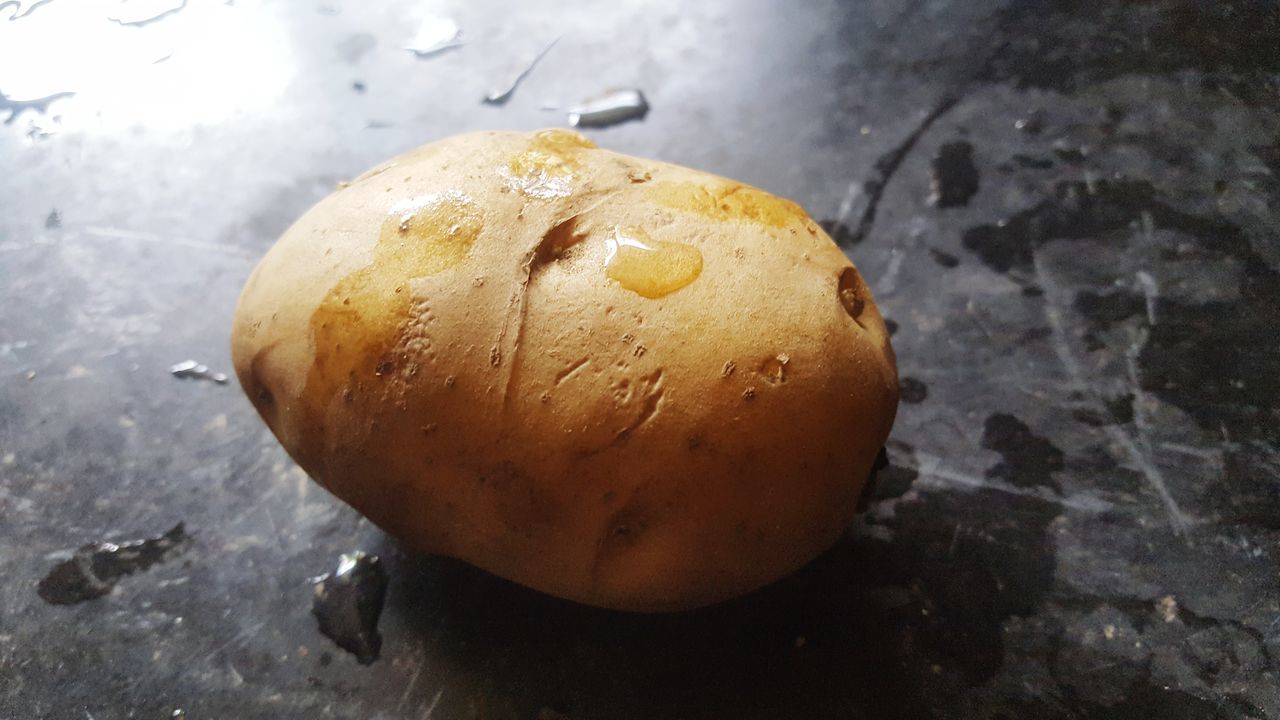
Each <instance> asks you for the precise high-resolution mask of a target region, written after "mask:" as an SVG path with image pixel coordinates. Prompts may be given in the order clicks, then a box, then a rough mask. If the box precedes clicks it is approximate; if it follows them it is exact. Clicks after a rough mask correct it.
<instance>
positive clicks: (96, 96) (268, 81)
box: [0, 0, 296, 132]
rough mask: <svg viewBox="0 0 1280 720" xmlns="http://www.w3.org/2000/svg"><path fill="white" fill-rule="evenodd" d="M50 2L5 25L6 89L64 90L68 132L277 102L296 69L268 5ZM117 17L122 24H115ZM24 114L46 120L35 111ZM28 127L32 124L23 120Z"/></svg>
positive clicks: (198, 117) (0, 82) (178, 122)
mask: <svg viewBox="0 0 1280 720" xmlns="http://www.w3.org/2000/svg"><path fill="white" fill-rule="evenodd" d="M176 6H177V2H176V1H175V0H156V1H155V2H152V0H129V1H128V2H122V1H121V0H52V1H51V2H48V3H45V4H43V5H41V6H39V8H38V9H36V10H35V11H34V12H31V13H29V14H27V15H26V16H25V17H22V18H20V19H15V20H8V21H3V22H0V92H2V93H4V95H6V96H7V97H8V98H9V99H10V100H26V99H32V98H40V97H45V96H48V95H52V94H55V93H60V92H74V93H75V95H74V96H73V97H69V98H66V99H61V100H58V101H57V102H56V103H54V104H52V105H51V106H50V108H49V111H48V114H49V115H50V116H60V122H59V123H58V124H56V125H54V126H55V127H60V128H61V129H64V130H71V129H73V130H83V131H88V132H95V131H107V132H110V131H117V130H120V129H124V128H129V127H137V126H142V127H147V128H155V129H164V130H176V129H182V128H186V127H190V126H193V125H201V124H217V123H222V122H226V121H227V120H229V119H230V118H232V117H233V116H235V115H237V114H241V113H245V112H251V111H256V110H262V109H265V108H268V107H270V106H271V105H272V104H274V103H275V102H276V100H277V99H278V98H279V97H280V95H281V94H282V93H283V92H284V90H285V89H286V87H287V86H288V84H289V82H290V81H291V80H292V78H293V76H294V74H295V71H296V62H295V58H294V54H293V47H292V44H291V42H292V41H291V38H290V36H289V33H288V32H287V28H286V27H285V26H284V25H283V23H282V22H281V21H280V19H279V17H277V16H276V15H275V14H274V13H273V12H271V11H270V9H268V8H265V7H263V6H262V3H260V2H246V1H245V0H240V2H237V3H235V4H234V5H229V4H226V3H225V2H223V0H188V2H187V3H186V6H185V7H182V8H180V9H177V10H176V11H173V12H170V13H168V14H165V15H163V17H160V18H158V19H157V20H155V21H154V22H149V23H144V24H142V25H122V24H120V23H119V22H118V20H120V19H122V18H131V19H140V18H148V17H152V16H155V15H159V14H162V13H165V11H166V10H173V9H174V8H176ZM112 18H115V19H116V21H113V20H112ZM23 119H24V120H27V121H30V122H38V123H40V124H41V126H42V127H48V126H49V125H50V122H49V120H48V118H38V119H37V115H36V114H35V113H32V112H27V113H24V114H23ZM24 127H25V125H24Z"/></svg>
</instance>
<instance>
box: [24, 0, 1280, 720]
mask: <svg viewBox="0 0 1280 720" xmlns="http://www.w3.org/2000/svg"><path fill="white" fill-rule="evenodd" d="M177 4H178V3H168V6H170V7H172V6H175V5H177ZM431 8H434V9H436V10H438V11H440V12H443V13H444V14H446V15H449V16H450V17H453V18H454V19H456V21H457V22H458V23H459V25H460V26H461V27H462V28H463V31H464V33H465V34H464V40H465V41H466V44H465V46H464V47H462V48H458V49H453V50H448V51H446V52H443V53H440V54H438V55H435V56H433V57H429V58H421V59H419V58H415V57H414V56H413V55H412V54H411V53H409V52H406V51H405V50H404V49H403V46H404V45H405V44H407V43H409V42H410V41H411V39H412V37H413V34H414V33H415V31H416V28H417V26H418V23H419V22H420V21H421V19H422V17H423V14H424V13H425V12H426V11H427V10H428V9H429V8H428V7H427V5H426V4H423V3H418V2H390V3H377V4H374V3H358V2H354V0H327V1H325V2H320V3H280V2H276V3H270V2H251V1H249V0H236V1H235V2H229V1H228V2H216V1H215V0H189V2H187V3H186V5H185V7H182V8H181V9H180V10H177V11H176V12H172V13H168V14H165V15H164V17H160V18H158V19H156V20H155V21H154V22H145V20H146V17H147V15H146V9H145V8H144V9H139V8H138V4H137V3H135V2H131V3H129V4H128V5H121V4H120V3H114V2H88V1H86V2H78V1H77V0H53V1H52V2H39V1H38V0H37V1H34V2H33V1H32V0H21V1H20V2H6V3H0V92H3V93H4V95H5V100H4V101H3V102H4V104H3V105H0V122H3V123H4V124H3V125H0V540H2V542H0V576H3V578H4V583H3V584H0V609H2V610H0V718H6V719H8V718H13V719H18V718H22V719H26V718H94V719H97V720H106V719H108V718H135V717H136V718H161V717H170V716H171V715H172V714H173V713H174V712H175V711H177V710H182V711H183V712H184V713H185V715H186V717H189V718H227V717H235V718H246V719H248V718H280V717H318V718H328V717H332V718H423V717H435V718H455V717H476V718H537V717H543V718H558V717H569V718H574V719H575V720H576V719H585V718H646V719H651V718H724V717H737V718H757V717H758V718H779V717H796V718H801V717H803V718H810V717H855V718H857V717H869V718H884V717H904V718H906V717H910V718H918V717H938V718H949V717H965V718H997V717H1037V718H1067V717H1089V718H1113V717H1114V718H1119V717H1123V718H1146V717H1150V718H1157V717H1158V718H1162V719H1168V718H1261V717H1271V718H1275V717H1280V667H1277V658H1280V579H1278V575H1277V567H1278V566H1280V565H1278V558H1277V554H1278V553H1280V452H1278V450H1277V448H1278V445H1280V442H1278V441H1280V418H1277V407H1278V406H1280V329H1278V328H1280V323H1278V322H1277V321H1278V320H1280V318H1278V317H1277V314H1278V311H1277V308H1278V307H1280V276H1277V267H1280V230H1277V224H1276V217H1277V211H1278V210H1280V179H1278V173H1280V101H1278V99H1277V98H1278V97H1280V18H1278V17H1277V11H1276V9H1275V6H1274V5H1273V4H1271V3H1263V2H1217V3H1209V2H1178V1H1175V0H1153V1H1152V2H1145V3H1111V4H1103V3H1078V2H1069V1H1067V0H1026V1H1021V2H1013V1H1011V0H1010V1H1006V2H973V1H969V0H937V1H935V2H918V1H915V0H874V1H873V2H861V3H853V2H849V3H835V2H814V3H806V4H804V5H802V6H801V5H799V4H792V3H786V4H783V3H766V2H763V0H753V1H751V2H734V3H728V2H706V3H696V4H688V3H675V2H666V1H663V2H655V3H645V4H643V5H642V4H640V3H621V4H615V5H614V6H612V7H606V6H605V4H603V3H592V4H586V3H578V4H575V5H573V6H570V5H568V4H564V3H553V2H549V1H539V2H532V3H525V4H522V6H521V7H520V8H500V7H499V6H498V4H496V3H462V2H450V1H447V0H446V1H445V2H441V3H436V4H432V5H431ZM165 9H166V7H165V6H164V5H163V4H161V5H160V6H157V7H156V8H154V9H153V10H152V11H151V12H154V13H156V14H159V13H161V12H164V10H165ZM125 10H128V11H129V12H130V13H134V14H133V15H129V16H125V15H122V14H121V13H123V12H124V11H125ZM139 13H141V14H139ZM109 17H115V18H116V20H117V21H118V22H112V21H111V20H109V19H108V18H109ZM557 36H558V37H560V41H559V42H558V43H557V45H556V47H555V48H554V49H553V50H552V51H551V52H549V53H548V54H547V55H546V57H545V58H544V60H543V61H542V63H541V64H539V65H538V67H537V68H536V69H535V70H534V72H532V73H531V74H530V75H529V76H528V78H527V79H526V81H525V82H524V83H523V84H522V85H521V86H520V87H519V88H518V89H517V91H516V93H515V94H514V95H513V96H512V98H511V99H510V100H509V101H508V102H507V103H506V104H505V105H503V106H501V107H493V106H483V105H481V104H480V102H479V100H480V98H481V97H482V96H484V95H485V94H486V93H488V92H489V91H490V90H491V89H493V88H495V87H496V86H497V85H498V84H500V80H501V79H503V78H506V77H509V75H510V73H511V72H512V71H513V70H518V67H516V66H517V65H518V63H519V61H520V60H521V59H522V58H525V57H529V56H530V55H531V54H532V53H535V52H537V50H538V49H539V48H541V47H542V46H544V45H545V44H546V43H547V42H549V40H550V39H552V38H554V37H557ZM628 86H634V87H639V88H642V89H643V90H644V92H645V93H646V95H647V96H648V98H649V101H650V103H651V105H652V109H651V111H650V112H649V114H648V116H647V117H646V118H645V119H644V120H643V121H641V122H631V123H628V124H624V125H621V126H618V127H613V128H607V129H601V130H593V131H590V132H589V134H590V135H591V136H592V137H593V138H594V139H596V140H597V141H598V142H599V143H600V144H601V145H604V146H607V147H611V148H614V149H618V150H622V151H625V152H631V153H636V154H641V155H648V156H654V157H658V158H661V159H664V160H669V161H673V162H678V163H683V164H688V165H692V166H696V167H699V168H703V169H707V170H711V171H714V172H718V173H721V174H724V175H728V176H731V177H734V178H738V179H741V180H744V181H748V182H751V183H754V184H757V185H760V186H762V187H764V188H766V189H768V190H771V191H773V192H776V193H778V194H781V195H784V196H787V197H790V198H793V199H795V200H796V201H798V202H800V203H801V204H802V205H804V206H805V207H806V208H807V209H808V210H809V211H810V212H811V214H813V215H814V217H815V218H819V219H822V220H824V221H826V223H825V224H826V226H827V227H828V228H830V230H831V232H832V233H833V235H835V236H836V237H837V238H838V239H840V240H841V242H842V243H843V244H844V245H845V247H846V248H847V251H848V252H849V254H850V256H851V257H852V258H853V259H854V260H855V261H856V262H857V263H858V265H859V267H860V268H861V269H862V271H863V273H864V274H865V276H866V277H867V278H868V279H869V281H870V282H871V283H872V285H873V288H874V290H875V293H876V296H877V299H878V301H879V302H880V304H881V306H882V308H883V309H884V311H885V313H886V314H887V316H888V317H890V318H892V319H893V320H894V321H895V323H896V327H897V331H896V334H895V336H894V344H895V347H896V349H897V352H898V357H899V362H900V368H901V371H902V374H903V376H904V387H903V390H904V399H905V400H906V401H907V402H905V403H904V405H903V407H902V410H901V413H900V417H899V420H898V423H897V426H896V428H895V430H894V434H893V438H892V442H891V444H890V447H889V453H890V459H891V461H892V466H891V467H890V468H889V469H887V470H885V471H884V472H882V474H881V476H880V479H879V483H878V485H877V488H876V491H875V495H874V498H873V502H872V503H871V506H870V508H869V509H868V511H867V512H866V513H865V515H863V516H862V518H861V519H860V520H859V521H858V522H857V523H856V524H855V525H854V526H853V527H852V528H850V531H849V533H848V535H847V537H846V538H844V539H843V540H841V542H840V543H839V544H838V545H837V546H836V547H835V548H833V549H832V550H831V551H830V552H829V553H827V554H826V555H824V556H823V557H822V558H820V559H819V560H817V561H816V562H814V563H813V564H812V565H811V566H810V567H808V568H806V569H804V570H803V571H801V572H799V573H797V574H796V575H795V576H793V577H791V578H789V579H787V580H784V581H782V582H780V583H778V584H777V585H775V586H773V587H770V588H767V589H766V590H764V591H762V592H759V593H757V594H755V595H752V596H750V597H747V598H744V599H742V600H739V601H735V602H732V603H728V604H726V605H723V606H719V607H714V608H709V609H706V610H703V611H699V612H696V613H692V614H686V615H679V616H652V617H648V616H632V615H623V614H615V613H609V612H603V611H597V610H590V609H584V608H580V607H576V606H572V605H569V604H566V603H562V602H559V601H556V600H553V599H549V598H546V597H542V596H539V595H537V594H534V593H532V592H528V591H525V590H522V589H520V588H517V587H514V586H512V585H510V584H508V583H505V582H502V581H499V580H496V579H494V578H492V577H489V576H487V575H485V574H483V573H480V572H478V571H475V570H472V569H470V568H467V567H464V566H461V565H459V564H457V563H453V562H450V561H447V560H442V559H438V558H423V557H408V556H405V555H404V554H403V553H402V552H400V551H399V550H398V549H397V548H396V546H395V544H394V543H393V542H390V541H389V540H387V539H386V538H384V537H383V536H382V535H381V534H380V533H379V532H378V530H377V529H375V528H373V527H370V526H369V525H368V524H366V523H364V522H362V521H361V520H360V518H358V517H357V516H356V515H355V514H354V513H353V512H352V511H350V510H348V509H347V508H345V507H344V506H342V505H341V504H339V503H337V502H335V501H334V500H333V499H331V498H329V497H327V496H326V495H325V494H324V493H323V492H322V491H320V490H319V489H318V488H317V487H316V486H314V485H312V484H311V483H310V482H309V481H308V480H307V478H306V477H304V476H303V474H302V473H301V472H300V471H299V470H298V469H297V468H296V467H294V466H293V465H292V464H291V463H290V462H289V460H288V459H287V458H286V456H285V454H284V453H283V452H282V451H281V449H280V448H279V447H278V445H277V444H276V443H275V441H274V440H273V438H272V437H271V436H270V434H269V433H268V432H267V431H266V430H265V428H264V427H263V425H262V424H261V423H260V422H259V420H258V419H257V417H256V416H255V415H254V413H253V411H252V409H251V408H250V406H249V404H248V403H247V402H246V401H245V400H244V399H243V398H242V397H241V395H240V393H239V391H238V390H237V388H236V387H235V386H234V383H232V384H231V385H230V386H221V385H217V384H214V383H211V382H203V381H198V380H179V379H176V378H173V377H170V376H169V375H168V372H167V369H168V367H169V366H170V365H171V364H173V363H177V362H179V361H181V360H185V359H187V358H194V359H197V360H199V361H200V362H203V363H207V364H208V365H209V366H210V367H211V368H212V369H213V370H214V371H218V370H222V371H225V370H226V369H227V368H228V351H227V332H228V325H229V321H230V317H231V312H232V307H233V303H234V300H235V298H236V295H237V292H238V291H239V288H240V286H241V283H242V282H243V280H244V279H245V277H246V276H247V274H248V272H249V271H250V269H251V268H252V266H253V264H254V262H255V261H256V259H257V258H258V257H260V256H261V255H262V253H263V252H264V251H265V250H266V248H267V247H268V246H269V245H270V244H271V242H272V240H273V239H274V238H275V237H276V236H277V235H278V234H279V233H280V232H281V231H282V230H283V229H284V228H285V227H286V226H287V225H288V224H289V222H290V221H291V220H292V219H293V218H295V217H296V216H297V215H298V214H300V213H301V212H302V211H303V210H305V209H306V208H307V207H308V206H309V205H310V204H311V203H313V202H315V201H316V200H317V199H319V198H320V197H322V196H323V195H324V194H326V193H327V192H329V191H331V190H332V189H333V187H334V184H335V183H336V182H338V181H340V180H344V179H348V178H350V177H352V176H354V175H355V174H357V173H358V172H360V171H361V170H362V169H364V168H366V167H368V166H370V165H372V164H374V163H375V162H377V161H379V160H381V159H383V158H385V157H387V156H390V155H392V154H394V153H396V152H399V151H402V150H405V149H407V148H410V147H412V146H415V145H417V144H420V143H423V142H425V141H428V140H431V139H434V138H438V137H441V136H444V135H447V134H451V133H455V132H460V131H465V130H473V129H481V128H522V129H530V128H535V127H540V126H547V125H560V124H563V123H564V122H565V119H564V117H563V116H562V115H560V114H555V113H549V112H546V111H543V110H540V109H539V106H540V105H542V104H544V103H548V102H552V103H555V104H559V105H565V104H569V103H574V102H578V101H580V100H582V99H584V98H587V97H590V96H592V95H596V94H598V93H600V92H601V91H603V90H605V89H607V88H610V87H628ZM60 93H74V94H72V95H60ZM50 96H53V97H50ZM944 146H945V147H944ZM935 159H936V162H935ZM975 175H976V180H977V182H976V185H975V184H974V176H975ZM932 185H937V187H931V186H932ZM931 195H933V196H935V198H934V202H933V203H931V202H930V197H931ZM178 522H182V523H184V526H183V527H184V529H185V535H183V533H181V532H179V533H178V534H176V535H170V536H169V538H170V540H172V539H174V538H177V540H175V541H173V542H170V540H164V541H162V542H165V543H168V544H166V545H154V544H152V545H146V546H139V547H143V548H147V549H149V550H148V551H149V552H150V551H152V550H154V551H155V552H154V553H153V554H151V555H147V556H146V558H145V560H146V561H145V562H140V564H137V565H136V566H130V567H128V568H126V569H127V570H128V572H124V571H121V573H120V574H119V575H118V576H113V578H114V579H113V580H112V582H113V583H114V585H112V586H110V587H94V588H89V591H87V592H86V593H83V594H87V595H90V596H91V597H89V598H78V596H77V597H76V598H72V599H73V600H76V599H78V600H80V601H77V602H71V603H70V604H52V603H50V602H47V601H46V599H45V596H48V597H55V598H56V597H58V595H57V594H56V593H54V592H53V591H52V590H51V587H52V586H51V585H49V584H45V585H43V586H42V585H39V583H40V580H41V578H43V577H44V576H45V575H46V573H49V572H50V570H51V569H53V568H54V567H55V566H58V564H59V563H60V562H62V561H64V560H66V559H67V558H68V557H69V556H71V552H72V551H74V550H75V549H76V548H78V547H80V546H82V545H85V544H88V543H95V542H100V541H107V540H121V539H132V538H141V537H158V536H160V535H161V534H163V533H165V532H166V531H169V530H170V528H173V527H174V526H175V525H176V524H177V523H178ZM157 542H161V541H157ZM157 548H159V549H158V550H157ZM356 549H361V550H365V551H369V552H376V553H379V554H381V555H382V557H383V561H384V564H385V566H386V568H387V572H388V574H389V576H390V587H389V589H388V592H387V603H386V608H385V611H384V613H383V616H382V621H381V626H380V627H381V632H382V634H383V637H384V641H383V646H382V652H381V658H380V659H379V660H377V661H375V662H373V663H372V664H369V665H360V664H358V663H357V662H356V659H355V657H353V656H352V655H350V654H348V653H346V652H344V651H342V650H340V649H338V648H337V647H336V646H334V645H333V643H331V642H330V641H329V640H328V639H327V638H325V637H323V636H322V635H320V634H319V632H318V630H317V627H316V623H315V621H314V619H313V618H312V617H311V615H310V602H311V595H312V590H311V586H310V585H309V584H308V583H307V579H308V578H309V577H311V576H313V575H316V574H319V573H321V572H324V571H326V570H330V569H332V567H333V564H334V562H335V561H336V558H337V556H338V555H339V554H340V553H343V552H348V551H351V550H356ZM161 551H162V552H161ZM76 557H88V555H83V556H75V557H72V561H73V565H74V561H76V560H75V558H76ZM153 561H154V562H153ZM113 572H114V571H113ZM55 589H56V588H55Z"/></svg>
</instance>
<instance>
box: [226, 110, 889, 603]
mask: <svg viewBox="0 0 1280 720" xmlns="http://www.w3.org/2000/svg"><path fill="white" fill-rule="evenodd" d="M232 344H233V348H232V349H233V354H234V361H235V369H236V373H237V375H238V376H239V378H240V382H241V384H242V385H243V387H244V389H245V391H246V393H247V394H248V396H249V398H250V399H251V400H252V402H253V404H254V405H255V406H256V407H257V409H258V411H259V412H260V413H261V415H262V417H263V418H264V419H265V420H266V422H267V424H268V425H269V426H270V427H271V430H272V431H273V432H274V433H275V434H276V436H277V437H278V438H279V439H280V442H281V443H282V444H283V445H284V447H285V448H286V449H287V450H288V451H289V453H290V455H292V456H293V458H294V459H295V460H296V461H297V462H298V463H299V464H300V465H301V466H302V467H303V468H304V469H305V470H306V471H307V472H308V473H310V474H311V476H312V477H314V478H315V479H316V480H317V481H319V482H320V483H321V484H322V485H324V487H325V488H327V489H328V490H329V491H330V492H332V493H333V494H335V495H337V496H338V497H339V498H342V499H343V500H345V501H346V502H348V503H350V504H351V505H352V506H353V507H355V508H356V509H357V510H359V511H360V512H361V513H363V514H364V515H366V516H367V517H369V518H370V519H371V520H372V521H373V522H375V523H376V524H377V525H379V526H381V527H382V528H384V529H385V530H386V531H387V532H389V533H390V534H392V535H394V536H396V537H398V538H400V539H401V540H402V541H403V542H405V543H406V544H407V545H409V546H411V547H413V548H416V549H418V550H421V551H426V552H431V553H440V554H444V555H450V556H454V557H457V558H460V559H462V560H464V561H467V562H469V563H471V564H473V565H476V566H479V567H480V568H483V569H485V570H487V571H489V572H492V573H495V574H497V575H499V576H502V577H505V578H508V579H510V580H513V581H515V582H518V583H521V584H523V585H526V586H529V587H532V588H535V589H537V590H541V591H543V592H546V593H550V594H553V595H557V596H560V597H564V598H569V599H572V600H576V601H579V602H583V603H588V604H592V605H598V606H603V607H610V608H619V609H626V610H638V611H666V610H680V609H687V608H693V607H697V606H701V605H705V604H709V603H713V602H716V601H720V600H724V599H727V598H730V597H734V596H737V595H740V594H742V593H745V592H748V591H750V590H753V589H755V588H758V587H760V586H762V585H764V584H766V583H769V582H771V581H773V580H776V579H778V578H780V577H782V576H784V575H786V574H787V573H790V572H791V571H793V570H795V569H796V568H798V567H800V566H801V565H803V564H804V563H806V562H807V561H809V560H810V559H812V558H813V557H815V556H816V555H817V554H818V553H820V552H821V551H822V550H824V549H825V548H827V547H829V546H830V545H831V544H832V543H833V542H834V541H835V540H836V539H837V538H838V537H839V536H840V535H841V533H842V532H843V531H844V530H845V528H846V526H847V524H848V523H849V521H850V519H851V518H852V516H853V514H854V506H855V504H856V501H857V498H858V495H859V491H860V489H861V487H862V485H863V483H864V481H865V480H866V478H867V476H868V474H869V471H870V469H871V466H872V462H873V461H874V459H875V456H876V454H877V451H878V450H879V449H880V448H881V446H882V444H883V443H884V441H885V438H886V436H887V435H888V432H889V428H890V426H891V425H892V423H893V417H894V413H895V411H896V408H897V402H898V397H897V387H898V384H897V371H896V369H895V366H894V358H893V351H892V349H891V348H890V346H889V338H888V335H887V333H886V332H885V327H884V323H883V321H882V320H881V317H880V313H879V312H878V311H877V309H876V306H875V304H874V303H873V302H872V299H871V294H870V292H869V291H868V289H867V286H866V284H865V283H864V282H863V281H862V278H861V277H860V276H859V274H858V272H857V270H855V269H854V267H853V266H852V265H851V264H850V263H849V261H848V260H847V259H846V258H845V256H844V254H843V253H842V252H841V251H840V250H839V249H838V248H837V247H836V245H835V244H834V243H833V242H832V241H831V239H830V238H829V237H828V236H827V235H826V233H824V232H823V231H822V230H821V229H820V228H819V227H818V225H817V224H815V223H814V222H813V221H812V220H810V219H809V217H808V216H807V215H806V214H805V212H804V211H803V210H802V209H801V208H800V207H799V206H797V205H796V204H794V203H792V202H790V201H787V200H783V199H781V198H777V197H774V196H772V195H769V194H768V193H765V192H763V191H761V190H757V189H755V188H752V187H749V186H746V185H743V184H741V183H737V182H733V181H730V180H726V179H724V178H721V177H716V176H714V175H709V174H706V173H702V172H697V171H694V170H689V169H686V168H682V167H678V166H675V165H669V164H666V163H661V162H655V161H651V160H643V159H639V158H633V157H628V156H626V155H621V154H617V153H613V152H609V151H606V150H600V149H597V148H596V146H595V145H593V144H592V143H591V142H590V141H588V140H587V139H586V138H584V137H582V136H581V135H578V134H576V133H572V132H568V131H564V130H544V131H541V132H537V133H533V134H525V133H511V132H488V133H478V134H470V135H462V136H458V137H453V138H449V139H446V140H442V141H439V142H436V143H432V144H430V145H426V146H424V147H422V148H419V149H417V150H414V151H412V152H409V153H406V154H404V155H402V156H400V157H397V158H395V159H393V160H391V161H389V162H387V163H385V164H383V165H381V166H379V167H376V168H374V169H373V170H370V171H369V172H366V173H365V174H363V175H361V176H360V177H359V178H357V179H356V180H355V181H353V182H351V183H350V184H349V185H347V186H345V187H343V188H342V189H340V190H338V191H337V192H335V193H334V194H333V195H331V196H329V197H327V198H325V199H324V200H322V201H320V203H319V204H317V205H316V206H315V207H314V208H312V209H311V210H310V211H308V212H307V213H306V214H305V215H304V216H303V217H302V219H300V220H299V221H298V222H297V223H296V224H294V225H293V227H291V228H290V229H289V230H288V231H287V232H286V233H285V234H284V236H283V237H282V238H281V239H280V241H279V242H278V243H276V245H275V246H274V247H273V248H272V249H271V250H270V252H268V253H267V255H266V257H265V258H264V259H263V260H262V262H261V264H260V265H259V266H258V267H257V269H256V270H255V271H254V272H253V275H252V276H251V277H250V278H249V280H248V283H247V285H246V286H245V289H244V293H243V295H242V297H241V299H240V304H239V308H238V309H237V312H236V318H235V327H234V332H233V338H232Z"/></svg>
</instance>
